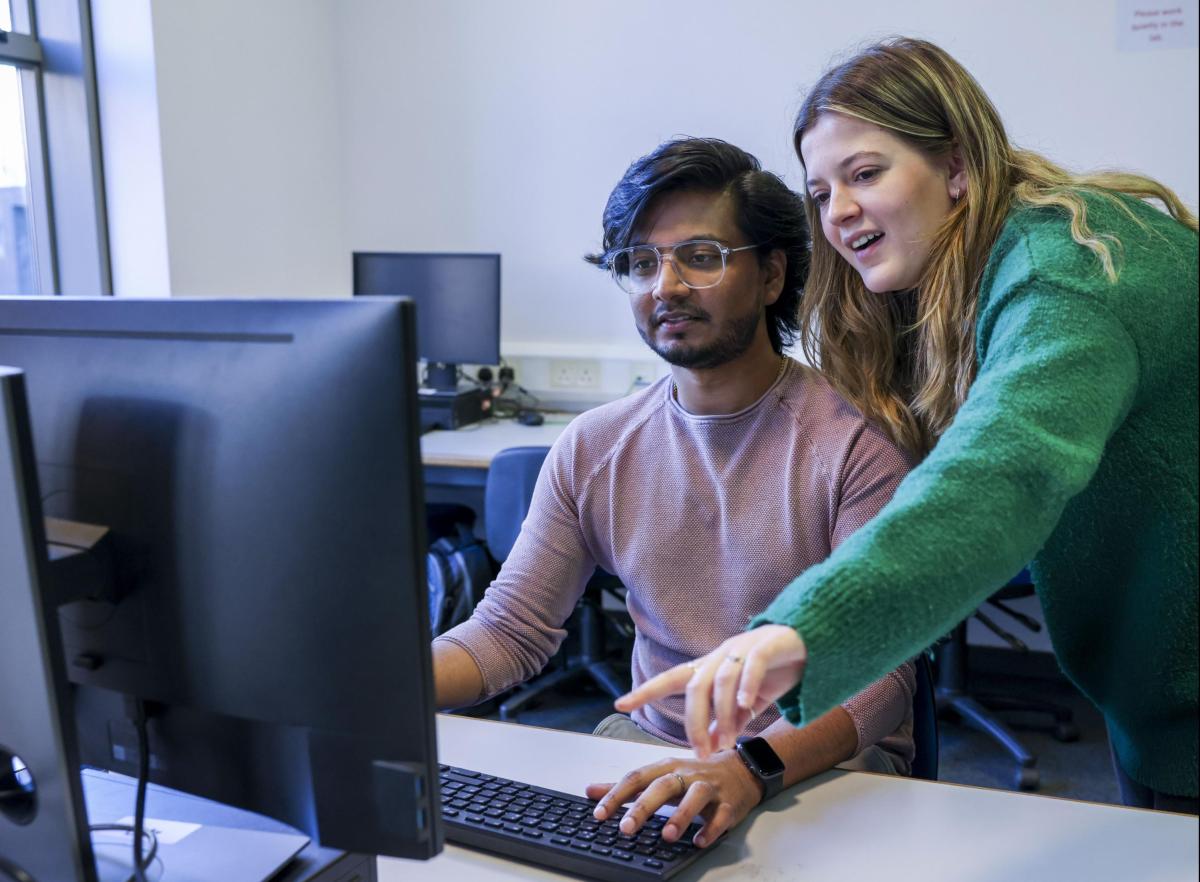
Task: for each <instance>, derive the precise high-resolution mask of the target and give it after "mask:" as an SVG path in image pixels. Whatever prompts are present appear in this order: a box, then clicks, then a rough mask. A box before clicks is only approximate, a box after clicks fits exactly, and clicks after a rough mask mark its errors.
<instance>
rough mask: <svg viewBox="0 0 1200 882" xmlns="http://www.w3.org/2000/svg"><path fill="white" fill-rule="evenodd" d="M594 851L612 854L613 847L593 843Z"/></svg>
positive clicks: (595, 852)
mask: <svg viewBox="0 0 1200 882" xmlns="http://www.w3.org/2000/svg"><path fill="white" fill-rule="evenodd" d="M592 853H593V854H612V849H611V848H605V847H604V846H603V845H593V846H592Z"/></svg>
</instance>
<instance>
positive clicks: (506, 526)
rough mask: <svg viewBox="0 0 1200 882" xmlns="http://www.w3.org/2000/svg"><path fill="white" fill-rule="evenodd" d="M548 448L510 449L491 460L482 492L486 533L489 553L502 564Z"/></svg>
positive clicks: (548, 450) (515, 539)
mask: <svg viewBox="0 0 1200 882" xmlns="http://www.w3.org/2000/svg"><path fill="white" fill-rule="evenodd" d="M549 452H550V448H549V447H509V448H507V449H505V450H501V451H500V452H499V453H497V454H496V455H495V457H493V458H492V462H491V465H489V466H488V473H487V485H486V486H485V487H484V491H483V520H484V532H485V534H486V536H487V545H488V551H490V552H491V554H492V557H494V558H495V559H496V560H498V561H503V560H504V559H505V558H507V557H508V553H509V552H510V551H512V547H513V543H515V542H516V541H517V536H518V535H519V534H520V532H521V524H522V523H524V521H525V515H526V514H527V513H528V512H529V503H530V500H532V499H533V487H534V485H535V484H536V483H537V477H538V473H540V472H541V470H542V463H543V462H545V460H546V454H547V453H549Z"/></svg>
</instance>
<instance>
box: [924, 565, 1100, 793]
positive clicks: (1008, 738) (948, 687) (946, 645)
mask: <svg viewBox="0 0 1200 882" xmlns="http://www.w3.org/2000/svg"><path fill="white" fill-rule="evenodd" d="M1033 590H1034V589H1033V580H1032V578H1031V577H1030V575H1029V571H1028V570H1022V571H1021V572H1020V573H1018V574H1017V575H1016V576H1015V577H1014V578H1013V579H1012V580H1011V581H1010V582H1009V583H1008V584H1007V585H1005V586H1004V587H1003V588H1001V589H1000V590H999V591H997V592H995V593H994V594H992V596H991V597H989V598H988V600H987V603H988V604H990V605H991V606H993V607H995V608H996V609H998V610H1000V611H1002V612H1004V613H1006V614H1007V615H1009V616H1011V617H1012V618H1013V619H1015V620H1016V621H1018V622H1020V623H1021V624H1022V625H1024V626H1025V627H1026V628H1028V629H1029V630H1031V631H1035V632H1036V631H1041V629H1042V626H1041V623H1039V622H1038V621H1036V620H1035V619H1033V618H1030V617H1029V616H1027V615H1025V614H1024V613H1022V612H1020V611H1018V610H1015V609H1013V608H1012V607H1010V606H1008V604H1007V603H1006V601H1008V600H1013V599H1016V598H1018V597H1028V596H1029V595H1031V594H1033ZM974 615H975V616H976V617H977V618H978V619H979V620H980V621H981V622H982V623H983V624H984V625H985V626H986V627H987V628H989V629H990V630H991V631H992V632H993V633H995V634H996V635H997V636H998V637H1000V638H1001V639H1003V640H1004V641H1005V642H1006V643H1008V644H1009V645H1010V646H1011V647H1012V648H1013V649H1015V650H1016V651H1018V652H1029V647H1028V646H1026V645H1025V643H1024V642H1023V641H1021V640H1020V639H1019V638H1018V637H1016V636H1015V635H1014V634H1011V633H1009V632H1008V631H1006V630H1005V629H1004V628H1002V627H1000V625H998V624H997V623H996V622H995V621H994V620H992V618H991V617H990V616H988V615H987V614H986V613H984V612H982V610H976V611H975V613H974ZM934 659H935V661H936V663H937V691H936V695H937V709H938V712H939V713H941V714H945V713H951V714H953V715H955V716H957V717H958V718H959V719H960V720H961V721H962V722H964V723H966V724H967V725H970V726H973V727H974V728H976V729H979V730H980V731H982V732H984V733H985V734H987V735H989V736H991V738H992V739H993V740H995V741H996V742H998V743H999V744H1000V746H1001V747H1003V748H1004V749H1005V750H1007V751H1008V753H1009V754H1010V755H1011V756H1012V758H1013V759H1014V760H1016V762H1017V770H1016V774H1015V776H1014V778H1013V782H1014V784H1015V785H1016V788H1017V789H1018V790H1037V788H1038V786H1039V785H1040V784H1041V776H1040V774H1039V773H1038V770H1037V757H1036V756H1035V755H1034V754H1032V753H1030V752H1029V750H1028V749H1027V748H1026V747H1025V745H1023V744H1022V743H1021V742H1020V740H1018V738H1017V736H1016V735H1015V734H1013V731H1012V729H1010V728H1009V727H1008V726H1007V725H1006V724H1005V723H1003V722H1001V720H1000V719H999V718H997V717H996V716H995V715H994V714H993V713H992V711H1018V712H1034V713H1044V714H1048V715H1050V716H1051V717H1053V718H1054V722H1053V724H1052V727H1051V729H1050V731H1051V732H1052V734H1053V735H1054V738H1055V739H1056V740H1058V741H1062V742H1068V741H1075V740H1077V739H1078V738H1079V729H1078V728H1076V726H1075V723H1074V721H1073V719H1072V713H1071V710H1070V709H1069V708H1066V707H1063V706H1062V705H1059V704H1055V703H1053V702H1049V701H1043V700H1040V699H1037V698H1029V697H1025V696H1021V697H1018V696H1016V695H1010V694H1004V693H974V692H971V691H970V689H969V687H968V677H967V668H968V658H967V622H966V621H965V620H964V621H962V622H960V623H959V624H958V625H957V626H956V627H955V628H954V630H953V631H952V632H950V636H949V637H948V638H947V639H946V640H945V641H944V642H942V643H939V644H938V645H937V646H936V647H934ZM1024 728H1032V727H1029V726H1026V727H1024Z"/></svg>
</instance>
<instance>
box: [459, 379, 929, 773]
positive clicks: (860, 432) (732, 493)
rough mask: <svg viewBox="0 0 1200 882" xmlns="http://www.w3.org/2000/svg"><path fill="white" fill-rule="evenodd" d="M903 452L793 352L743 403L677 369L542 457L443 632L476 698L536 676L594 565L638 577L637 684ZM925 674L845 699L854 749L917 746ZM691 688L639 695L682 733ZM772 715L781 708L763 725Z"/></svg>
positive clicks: (740, 611)
mask: <svg viewBox="0 0 1200 882" xmlns="http://www.w3.org/2000/svg"><path fill="white" fill-rule="evenodd" d="M908 467H909V466H908V463H907V461H906V459H905V457H904V456H903V454H902V453H901V452H900V451H899V450H898V449H897V448H896V447H895V446H894V445H893V444H892V443H891V442H890V441H889V440H888V438H887V437H886V436H885V435H884V434H883V433H882V432H881V431H880V430H878V429H877V428H875V427H874V426H872V425H871V424H869V423H868V422H866V421H865V420H864V419H863V418H862V416H861V415H860V414H859V413H858V411H857V410H855V409H854V408H853V407H851V406H850V405H849V404H847V403H846V402H845V400H844V399H842V398H841V397H840V396H839V395H837V393H835V392H834V391H833V390H832V389H831V388H830V387H829V386H828V384H827V383H826V382H825V381H824V380H823V379H822V378H821V377H820V375H819V374H817V373H816V372H815V371H813V370H811V369H809V368H807V367H805V366H803V365H801V364H799V363H798V362H794V361H789V362H788V364H787V367H786V369H785V370H784V371H783V373H782V374H781V375H780V377H779V378H778V379H777V380H776V382H775V383H774V384H772V386H771V388H770V389H768V390H767V392H766V393H765V394H764V395H763V396H762V397H761V398H760V399H759V400H758V401H757V402H755V403H754V404H752V405H751V406H749V407H747V408H745V409H744V410H741V411H739V412H737V413H733V414H727V415H720V416H696V415H694V414H690V413H688V412H687V411H686V410H684V408H683V407H682V406H681V405H680V404H679V402H678V401H676V400H675V399H674V397H673V395H672V385H671V381H670V379H669V378H664V379H662V380H660V381H659V382H657V383H655V384H654V385H652V386H650V387H649V388H648V389H645V390H643V391H642V392H639V393H637V394H634V395H631V396H628V397H626V398H623V399H621V400H619V401H615V402H612V403H611V404H607V405H604V406H603V407H598V408H595V409H594V410H590V411H588V412H586V413H584V414H581V415H580V416H579V417H578V418H576V419H575V420H574V421H573V422H572V423H571V424H570V425H569V426H568V427H567V428H566V430H565V431H564V432H563V434H562V435H561V436H560V437H559V439H558V441H557V442H556V443H555V444H554V446H553V448H552V449H551V451H550V454H549V456H548V457H547V459H546V464H545V465H544V466H543V468H542V472H541V475H540V476H539V478H538V481H537V486H536V488H535V490H534V493H533V500H532V503H531V506H530V509H529V514H528V516H527V517H526V520H525V523H524V525H523V526H522V529H521V534H520V537H519V538H518V539H517V541H516V544H515V545H514V546H513V549H512V551H511V553H510V554H509V556H508V558H507V560H505V562H504V565H503V567H502V569H501V571H500V574H499V576H498V577H497V578H496V580H495V582H493V583H492V585H491V586H490V587H489V588H488V590H487V592H486V594H485V596H484V598H483V600H482V601H481V602H480V603H479V605H478V606H477V607H476V609H475V612H474V614H473V615H472V616H471V618H470V620H469V621H467V622H464V623H462V624H461V625H459V626H457V627H456V628H453V629H452V630H450V631H448V632H447V633H446V634H444V635H442V636H441V637H439V638H438V640H448V641H452V642H453V643H455V644H457V645H458V646H460V647H462V648H463V649H464V650H466V652H468V653H469V654H470V655H471V657H472V658H473V659H474V661H475V663H476V664H477V665H478V667H479V670H480V672H481V673H482V674H483V682H484V687H483V688H484V692H483V694H482V695H480V696H479V698H480V700H482V699H484V698H487V697H490V696H492V695H495V694H496V693H498V692H501V691H502V690H504V689H507V688H508V687H510V686H513V685H515V684H517V683H520V682H522V681H524V680H527V679H529V678H530V677H532V676H533V675H534V674H536V673H537V672H538V671H540V670H541V669H542V668H543V667H544V666H545V664H546V662H547V661H548V660H549V658H550V657H551V656H552V655H553V654H554V652H555V651H556V650H557V649H558V646H559V644H560V643H561V642H562V640H563V638H564V636H565V634H566V632H565V631H564V630H563V625H564V623H565V622H566V620H567V617H568V616H569V615H570V614H571V611H572V610H573V609H574V608H575V604H576V601H577V600H578V599H579V596H580V594H581V593H582V592H583V589H584V586H585V585H586V583H587V581H588V579H589V577H590V576H591V574H592V571H593V570H594V568H595V567H596V566H597V565H599V566H600V567H603V568H604V569H605V570H607V571H608V572H610V573H613V574H614V575H616V576H618V577H619V578H620V579H621V581H622V583H624V585H625V586H626V588H627V589H628V600H627V603H628V607H629V613H630V616H631V617H632V619H633V624H634V626H635V628H636V638H635V640H634V645H633V659H632V674H633V684H634V685H635V686H636V685H638V684H640V683H642V682H644V681H645V680H647V679H649V678H650V677H653V676H655V675H656V674H659V673H661V672H662V671H665V670H667V669H668V668H670V667H672V666H673V665H676V664H679V663H680V662H686V661H690V660H691V659H694V658H696V657H698V656H700V655H703V654H705V653H707V652H709V651H710V650H712V649H714V648H715V647H717V646H718V645H719V644H720V643H722V642H723V641H724V640H726V639H727V638H729V637H731V636H733V635H734V634H737V633H739V632H741V631H742V630H744V629H745V627H746V624H747V622H748V620H749V619H750V618H751V617H752V616H754V615H756V614H758V613H759V612H761V611H762V610H763V609H764V608H765V607H766V606H767V605H768V604H769V603H770V602H771V601H772V600H774V599H775V597H776V595H777V594H778V593H779V592H780V590H781V589H782V588H783V587H784V586H785V585H787V584H788V583H789V582H790V581H791V580H792V579H794V578H795V577H796V576H798V575H799V574H800V573H801V572H803V571H804V570H805V569H807V568H808V567H810V566H812V565H813V564H815V563H818V562H820V561H822V560H824V559H825V558H826V557H828V556H829V553H830V551H832V550H833V549H834V548H836V547H837V546H838V544H839V543H840V542H841V541H842V540H844V539H845V538H846V537H847V536H849V535H850V534H851V533H853V532H854V531H855V530H857V529H858V528H859V527H860V526H862V525H863V524H864V523H866V522H867V521H868V520H870V519H871V518H872V517H873V516H874V515H875V513H876V512H877V511H879V509H880V508H882V507H883V505H884V503H886V502H887V501H888V499H890V498H891V496H892V493H893V491H894V490H895V488H896V485H897V484H899V482H900V479H901V478H903V477H904V474H905V473H906V471H907V470H908ZM915 684H916V679H915V676H914V672H913V668H912V666H911V665H910V664H905V665H902V666H901V667H900V668H898V669H897V670H895V671H893V672H892V673H890V674H888V675H887V676H886V677H884V678H883V679H881V680H878V681H876V682H875V683H873V684H872V685H870V686H868V687H867V688H866V689H865V690H863V691H862V692H861V693H859V694H858V695H856V696H854V697H853V698H851V699H850V700H849V701H847V702H846V703H845V704H844V705H843V707H844V708H845V709H846V711H847V712H848V713H849V714H850V717H851V718H852V719H853V720H854V725H855V728H856V730H857V732H858V750H859V751H861V750H863V749H864V748H866V747H868V746H870V745H873V744H878V745H879V746H880V747H881V748H883V749H884V750H886V751H888V752H889V753H890V754H892V755H893V756H894V757H895V758H896V759H897V760H899V761H900V763H898V765H899V767H900V768H907V767H908V765H909V763H910V762H911V760H912V752H913V744H912V696H913V693H914V691H915V688H916V685H915ZM683 710H684V701H683V697H682V696H675V697H672V698H668V699H665V700H663V701H661V702H656V703H654V704H652V705H650V706H648V707H646V708H643V709H640V710H637V711H635V712H634V714H633V716H634V719H635V720H636V722H637V723H638V725H639V726H641V727H642V728H643V729H645V730H646V731H648V732H651V733H653V734H654V735H657V736H658V737H660V738H664V739H666V740H668V741H671V742H674V743H676V744H679V745H685V744H686V743H687V741H686V734H685V730H684V724H683ZM778 718H779V713H778V711H777V710H776V709H775V708H774V707H771V708H770V709H769V710H768V711H766V712H765V713H763V714H762V715H760V716H759V717H758V718H757V719H756V720H754V721H753V723H752V725H751V732H752V733H754V734H757V733H758V732H761V731H762V730H763V729H765V728H766V727H767V726H769V725H771V724H772V723H773V722H775V720H777V719H778Z"/></svg>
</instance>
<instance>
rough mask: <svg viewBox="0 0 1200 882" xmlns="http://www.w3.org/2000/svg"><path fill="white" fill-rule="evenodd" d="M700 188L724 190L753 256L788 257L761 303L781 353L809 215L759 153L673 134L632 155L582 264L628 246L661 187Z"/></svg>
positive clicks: (602, 263) (796, 294)
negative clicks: (769, 297) (772, 293)
mask: <svg viewBox="0 0 1200 882" xmlns="http://www.w3.org/2000/svg"><path fill="white" fill-rule="evenodd" d="M692 190H699V191H702V192H705V191H706V192H712V193H714V194H717V193H729V194H730V195H731V196H732V197H733V203H734V212H735V217H736V220H737V225H738V228H739V229H740V230H741V231H742V233H743V235H745V237H746V242H747V243H758V245H759V248H758V250H757V252H756V253H757V254H758V258H759V261H760V262H761V261H762V260H763V259H764V258H765V257H766V255H768V254H770V253H771V252H772V251H775V250H780V251H782V252H784V254H785V255H786V256H787V268H786V270H785V271H784V278H783V291H782V293H781V294H780V295H779V299H778V300H776V301H775V302H774V303H773V304H771V305H770V306H768V307H767V333H768V334H769V336H770V339H771V347H772V348H773V349H774V350H775V351H776V352H777V353H782V352H783V349H784V347H785V346H790V345H791V344H792V343H793V342H795V340H796V335H797V334H798V332H799V330H800V325H799V318H798V317H797V313H798V310H799V307H800V296H801V293H802V292H803V289H804V282H805V280H806V279H807V278H808V261H809V237H808V221H807V219H806V218H805V215H804V206H803V204H802V202H801V200H800V196H799V195H798V194H796V193H795V192H793V191H792V190H790V189H789V188H788V186H787V185H786V184H785V183H784V182H783V181H782V180H780V179H779V177H778V176H777V175H774V174H771V173H770V172H766V171H763V170H762V165H761V164H760V163H759V161H758V160H757V159H755V158H754V157H753V156H751V155H750V154H749V153H747V152H746V151H745V150H742V149H741V148H739V147H735V146H733V145H732V144H729V143H727V142H725V141H721V140H718V139H716V138H675V139H672V140H670V141H666V142H664V143H662V144H660V145H659V146H658V147H657V148H655V149H654V151H653V152H651V153H648V154H646V155H645V156H643V157H642V158H641V159H638V160H635V161H634V163H633V164H632V165H630V166H629V168H628V169H627V170H626V172H625V174H624V176H623V177H622V178H621V180H620V182H619V183H618V184H617V186H616V187H614V188H613V191H612V193H611V194H610V195H609V197H608V204H607V205H605V206H604V251H603V253H601V254H588V255H586V256H585V257H584V260H586V261H587V262H588V263H591V264H595V265H596V266H598V267H601V268H602V269H606V270H607V269H608V268H609V256H610V255H611V254H612V253H613V252H614V251H616V250H618V249H620V248H624V247H626V246H627V245H629V241H630V239H631V238H632V237H633V233H634V230H635V229H636V227H637V225H638V221H639V220H640V219H641V217H642V215H643V214H644V213H645V211H646V208H647V207H648V206H649V205H650V203H652V202H653V201H654V200H655V199H657V198H658V197H660V196H663V195H664V194H667V193H677V192H681V191H692Z"/></svg>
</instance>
